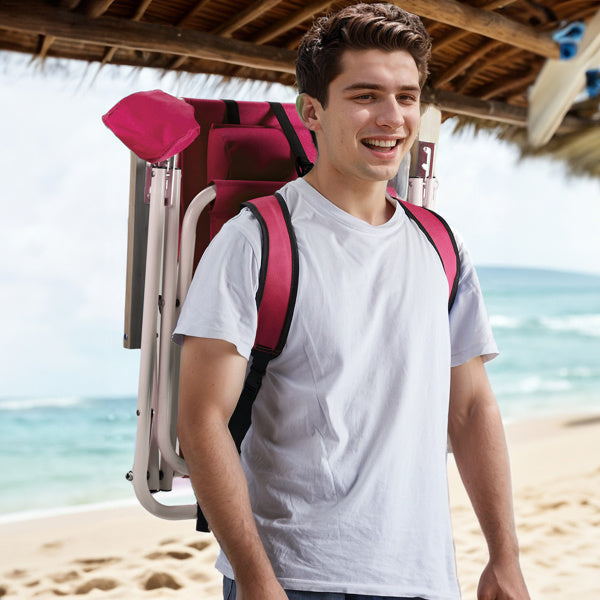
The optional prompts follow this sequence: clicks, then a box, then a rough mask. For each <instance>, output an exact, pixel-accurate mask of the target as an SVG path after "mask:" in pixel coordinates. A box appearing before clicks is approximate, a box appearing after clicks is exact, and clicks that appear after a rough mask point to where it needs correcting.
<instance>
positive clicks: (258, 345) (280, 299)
mask: <svg viewBox="0 0 600 600" xmlns="http://www.w3.org/2000/svg"><path fill="white" fill-rule="evenodd" d="M245 206H247V207H248V208H250V210H252V212H253V214H254V215H255V216H256V218H257V219H258V221H259V223H260V225H261V229H262V261H261V273H260V281H259V290H258V294H257V297H256V303H257V306H258V325H257V333H256V340H255V343H254V348H255V349H258V350H261V351H263V352H267V353H270V354H273V355H275V356H276V355H278V354H279V353H280V352H281V350H282V349H283V346H284V345H285V341H286V339H287V334H288V331H289V327H290V323H291V319H292V314H293V311H294V305H295V303H296V292H297V289H298V249H297V246H296V237H295V235H294V231H293V229H292V225H291V221H290V215H289V212H288V209H287V205H286V204H285V202H284V200H283V199H282V198H281V196H279V194H277V195H275V196H265V197H263V198H257V199H255V200H251V201H250V202H247V203H246V204H245Z"/></svg>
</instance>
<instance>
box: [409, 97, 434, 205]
mask: <svg viewBox="0 0 600 600" xmlns="http://www.w3.org/2000/svg"><path fill="white" fill-rule="evenodd" d="M441 124H442V111H441V110H440V109H439V108H438V107H437V106H434V105H433V104H424V105H423V107H422V113H421V125H420V127H419V134H418V136H417V139H416V140H415V143H414V144H413V147H412V148H411V151H410V157H411V159H410V169H409V190H408V192H409V195H408V197H409V201H410V202H412V203H413V204H417V205H419V206H426V207H427V208H434V207H435V190H436V187H437V180H436V179H435V161H436V158H437V146H438V142H439V138H440V127H441Z"/></svg>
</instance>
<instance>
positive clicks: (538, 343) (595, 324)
mask: <svg viewBox="0 0 600 600" xmlns="http://www.w3.org/2000/svg"><path fill="white" fill-rule="evenodd" d="M478 273H479V278H480V281H481V286H482V289H483V292H484V296H485V299H486V305H487V309H488V313H489V316H490V320H491V323H492V327H493V329H494V334H495V336H496V340H497V342H498V346H499V348H500V356H499V357H498V358H496V359H495V360H493V361H492V362H490V363H488V366H487V369H488V374H489V377H490V380H491V382H492V386H493V388H494V391H495V393H496V396H497V398H498V401H499V403H500V407H501V410H502V415H503V418H504V419H505V421H507V422H510V421H515V420H522V419H529V418H536V417H539V416H546V415H553V414H561V413H562V414H565V413H582V414H583V413H590V412H595V413H600V276H594V275H583V274H575V273H563V272H556V271H544V270H532V269H514V268H499V267H487V268H485V267H481V268H479V269H478ZM0 394H1V390H0ZM135 409H136V399H135V398H133V397H123V398H79V397H66V398H7V397H2V396H1V395H0V467H1V472H2V481H4V484H3V485H2V488H1V492H0V522H2V521H7V520H13V519H18V518H22V517H23V516H27V515H32V514H37V513H38V512H39V511H41V512H42V513H45V512H46V511H50V512H57V511H60V510H63V509H66V510H74V509H75V507H80V506H81V507H85V506H88V505H89V504H98V503H100V504H103V503H112V504H115V503H117V504H118V503H121V502H123V503H129V502H131V503H133V502H135V499H134V495H133V489H132V486H131V484H130V483H129V482H128V481H127V480H126V478H125V475H126V473H127V472H128V471H129V470H130V469H131V467H132V465H133V455H134V441H135V430H136V416H135Z"/></svg>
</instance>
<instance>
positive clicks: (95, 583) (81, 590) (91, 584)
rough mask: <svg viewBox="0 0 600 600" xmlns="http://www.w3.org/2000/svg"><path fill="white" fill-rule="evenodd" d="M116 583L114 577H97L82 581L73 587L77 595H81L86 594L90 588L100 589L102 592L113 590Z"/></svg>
mask: <svg viewBox="0 0 600 600" xmlns="http://www.w3.org/2000/svg"><path fill="white" fill-rule="evenodd" d="M118 585H119V583H118V582H117V581H115V580H114V579H107V578H104V577H97V578H96V579H90V580H89V581H86V582H85V583H82V584H81V585H79V586H77V587H76V588H75V593H76V594H77V595H78V596H81V595H83V594H88V593H89V592H91V591H92V590H101V591H103V592H108V591H110V590H114V589H115V588H116V587H117V586H118Z"/></svg>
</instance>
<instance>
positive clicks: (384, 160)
mask: <svg viewBox="0 0 600 600" xmlns="http://www.w3.org/2000/svg"><path fill="white" fill-rule="evenodd" d="M341 66H342V71H341V73H340V74H339V75H338V76H337V77H336V78H335V79H334V80H333V81H332V82H331V83H330V84H329V96H328V102H327V108H325V109H323V107H322V106H321V105H320V104H319V103H318V102H314V105H315V117H316V119H315V121H314V123H313V125H314V126H313V127H311V128H312V129H314V130H315V131H316V134H317V139H318V144H319V159H318V164H319V168H320V170H321V171H322V170H323V169H324V168H325V169H328V170H329V171H330V172H331V173H332V174H335V176H338V177H339V176H341V177H343V180H344V181H356V180H357V179H359V180H363V181H387V180H389V179H391V178H392V177H394V176H395V175H396V173H397V171H398V168H399V166H400V162H401V160H402V159H403V158H404V156H405V155H406V153H407V152H408V151H409V149H410V147H411V146H412V143H413V141H414V140H415V137H416V135H417V132H418V128H419V121H420V106H419V101H420V86H419V71H418V69H417V65H416V63H415V61H414V59H413V58H412V56H411V55H410V54H409V53H408V52H406V51H404V50H396V51H392V52H387V51H382V50H347V51H345V52H344V53H343V54H342V57H341Z"/></svg>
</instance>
